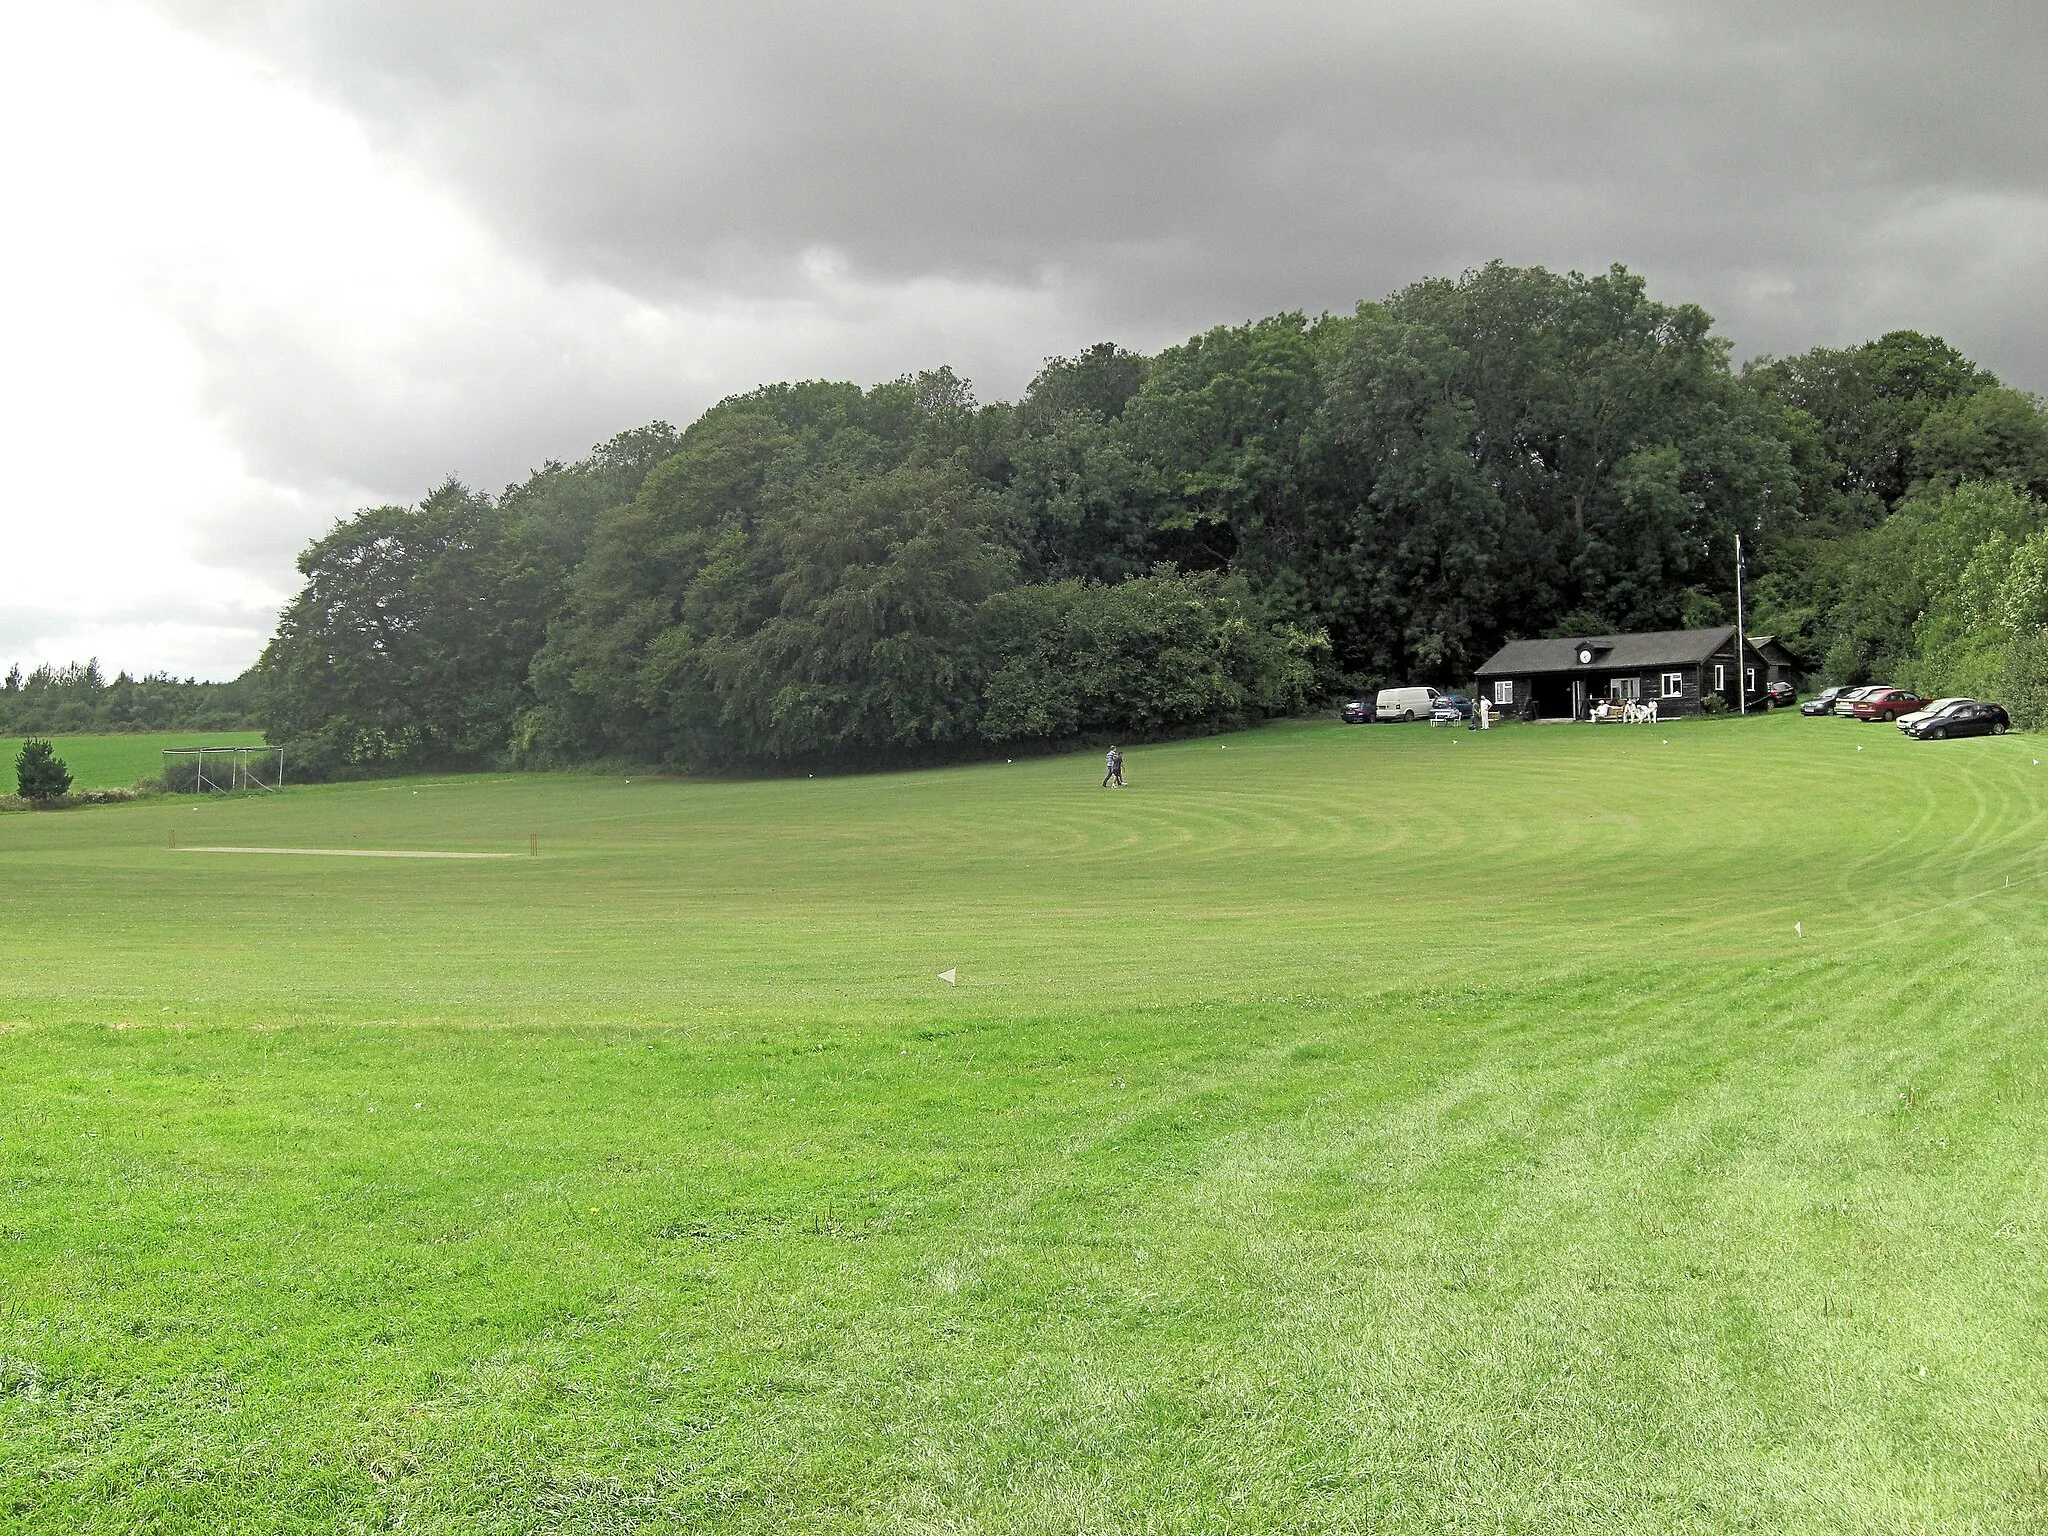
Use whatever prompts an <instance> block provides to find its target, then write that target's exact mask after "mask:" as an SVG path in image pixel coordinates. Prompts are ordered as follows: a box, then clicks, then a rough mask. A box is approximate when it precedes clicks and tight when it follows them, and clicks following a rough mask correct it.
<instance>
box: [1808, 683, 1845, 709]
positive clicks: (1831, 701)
mask: <svg viewBox="0 0 2048 1536" xmlns="http://www.w3.org/2000/svg"><path fill="white" fill-rule="evenodd" d="M1848 691H1849V690H1848V689H1846V688H1823V689H1821V691H1820V692H1819V693H1816V694H1815V695H1814V696H1813V697H1812V698H1810V699H1808V700H1807V701H1806V702H1805V703H1804V704H1802V705H1800V706H1799V713H1801V714H1802V715H1832V714H1833V713H1834V712H1835V701H1836V700H1837V699H1839V698H1841V696H1842V695H1843V694H1845V693H1847V692H1848Z"/></svg>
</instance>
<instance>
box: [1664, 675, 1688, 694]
mask: <svg viewBox="0 0 2048 1536" xmlns="http://www.w3.org/2000/svg"><path fill="white" fill-rule="evenodd" d="M1664 697H1665V698H1667V699H1682V698H1684V697H1685V674H1684V673H1683V672H1666V673H1665V674H1664Z"/></svg>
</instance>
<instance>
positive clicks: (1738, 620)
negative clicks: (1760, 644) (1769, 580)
mask: <svg viewBox="0 0 2048 1536" xmlns="http://www.w3.org/2000/svg"><path fill="white" fill-rule="evenodd" d="M1748 659H1749V634H1748V625H1747V624H1746V623H1744V621H1743V617H1742V535H1741V534H1739V533H1738V534H1736V535H1735V696H1736V697H1737V698H1739V699H1741V700H1742V713H1743V714H1745V715H1746V714H1748V713H1749V668H1748V666H1747V665H1746V663H1747V662H1748Z"/></svg>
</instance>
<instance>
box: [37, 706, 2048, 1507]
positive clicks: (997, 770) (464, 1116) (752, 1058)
mask: <svg viewBox="0 0 2048 1536" xmlns="http://www.w3.org/2000/svg"><path fill="white" fill-rule="evenodd" d="M1859 749H1860V750H1859ZM2037 759H2048V752H2044V751H2043V743H2042V742H2041V741H2040V740H2039V739H2038V738H2028V737H2020V736H2012V737H2006V738H2004V739H2000V740H1980V741H1965V742H1951V743H1944V744H1933V743H1928V744H1918V743H1911V742H1908V741H1906V740H1904V739H1903V738H1901V737H1900V736H1899V734H1898V733H1897V732H1896V731H1893V730H1890V729H1887V728H1884V727H1880V726H1859V725H1856V724H1852V723H1850V722H1846V721H1837V720H1802V719H1799V718H1797V717H1792V716H1782V715H1781V716H1774V717H1771V718H1767V719H1762V720H1747V721H1741V720H1730V721H1713V722H1699V721H1693V722H1685V723H1682V724H1674V725H1670V726H1661V727H1651V728H1643V727H1621V726H1615V727H1600V728H1593V727H1585V726H1557V727H1550V726H1542V727H1532V726H1513V727H1508V728H1505V729H1501V730H1498V731H1493V732H1488V733H1484V734H1477V735H1475V734H1471V733H1467V732H1463V731H1458V732H1450V731H1441V730H1431V729H1429V728H1427V727H1425V726H1420V725H1417V726H1412V727H1371V728H1364V729H1347V728H1343V727H1337V726H1326V725H1320V724H1288V725H1276V726H1273V727H1269V728H1267V729H1263V730H1259V731H1254V732H1248V733H1244V734H1240V735H1235V736H1231V737H1227V738H1221V739H1212V740H1207V741H1194V742H1184V743H1179V744H1176V745H1172V746H1164V747H1155V748H1143V749H1134V750H1132V751H1131V753H1130V779H1131V788H1129V789H1128V790H1126V791H1123V792H1121V793H1119V792H1116V791H1105V790H1101V789H1099V788H1097V783H1098V781H1099V778H1100V768H1099V765H1098V764H1097V762H1096V761H1095V759H1094V758H1093V757H1091V756H1075V757H1062V758H1053V759H1033V760H1030V761H1027V762H1018V763H1015V764H1002V763H997V764H990V765H986V766H979V767H966V768H956V769H946V770H940V771H932V772H925V773H905V774H889V775H876V776H870V777H858V778H820V779H815V780H812V779H803V778H798V779H789V780H779V781H768V782H753V783H706V782H679V781H664V780H650V779H646V778H643V777H640V776H637V775H636V776H635V777H634V779H633V780H632V782H630V783H628V782H626V781H625V780H624V779H623V778H621V777H612V778H595V777H576V776H568V775H563V776H541V775H531V776H471V777H458V778H439V779H426V780H417V781H411V782H403V783H378V784H365V785H353V786H341V787H333V788H318V789H308V788H301V789H287V790H286V791H285V792H284V793H283V794H282V795H280V796H278V797H276V798H273V799H260V798H259V799H246V800H232V801H223V800H214V801H207V802H203V803H198V804H193V803H191V802H188V801H184V800H179V799H165V800H156V801H150V802H146V803H143V804H139V805H136V806H133V807H114V808H108V809H104V810H86V811H76V812H70V813H64V814H52V815H21V816H8V817H0V872H4V877H5V878H4V879H0V932H4V933H5V935H6V941H5V951H4V954H5V960H4V965H0V1529H7V1530H9V1531H15V1530H19V1531H25V1532H38V1533H42V1532H50V1533H55V1532H66V1533H70V1532H81V1531H84V1532H116V1531H120V1532H128V1531H148V1532H188V1531H189V1532H212V1531H221V1530H233V1531H237V1532H243V1531H266V1532H268V1531H277V1532H315V1531H323V1532H324V1531H333V1530H362V1531H368V1530H398V1529H402V1530H404V1531H406V1532H418V1531H432V1532H484V1531H490V1532H499V1531H521V1532H526V1531H530V1532H558V1531H571V1532H618V1531H663V1532H670V1531H673V1532H682V1531H689V1532H704V1531H715V1532H791V1531H832V1532H847V1533H851V1532H867V1531H876V1530H883V1531H899V1532H938V1531H962V1532H965V1531H972V1532H1006V1533H1007V1532H1084V1531H1085V1532H1091V1533H1094V1532H1168V1531H1174V1532H1178V1531H1215V1532H1224V1531H1235V1532H1266V1531H1300V1532H1360V1533H1363V1532H1375V1533H1385V1532H1432V1533H1435V1532H1445V1533H1448V1532H1489V1533H1494V1532H1530V1533H1535V1532H1546V1533H1547V1532H1587V1531H1591V1532H1615V1533H1621V1532H1628V1533H1642V1532H1723V1531H1726V1532H1737V1531H1740V1532H1765V1531H1769V1532H1779V1531H1800V1532H1805V1531H1814V1532H1886V1533H1907V1532H1935V1531H1941V1532H1979V1533H2007V1532H2010V1533H2020V1532H2039V1531H2041V1530H2043V1529H2044V1528H2048V1029H2044V1025H2048V1005H2044V999H2048V942H2044V940H2048V766H2044V765H2043V763H2042V762H2041V761H2037ZM530 834H538V836H539V838H540V853H539V856H538V857H530V856H528V854H527V848H528V838H529V835H530ZM174 837H175V840H176V843H177V844H178V847H177V849H176V850H174V849H173V848H172V846H171V844H172V841H173V838H174ZM201 847H204V848H217V847H297V848H319V849H335V850H401V851H402V850H411V851H441V852H487V853H505V854H510V855H512V856H511V857H508V858H503V859H495V860H472V861H460V860H424V859H395V858H368V857H325V856H320V857H312V856H307V857H295V856H285V855H276V854H245V853H209V852H198V851H193V850H194V849H195V848H201ZM1795 925H1797V928H1796V929H1795ZM947 969H957V980H958V985H957V986H948V985H947V984H946V983H945V982H944V981H942V980H940V979H939V978H938V973H939V972H941V971H944V970H947Z"/></svg>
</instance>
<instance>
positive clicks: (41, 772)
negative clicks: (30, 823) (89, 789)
mask: <svg viewBox="0 0 2048 1536" xmlns="http://www.w3.org/2000/svg"><path fill="white" fill-rule="evenodd" d="M14 784H15V793H16V794H18V795H20V796H21V797H22V799H24V800H29V801H33V802H35V803H37V804H48V803H49V802H50V801H52V800H61V799H63V798H64V796H66V795H67V794H69V793H70V792H71V770H70V769H68V768H67V767H65V766H64V759H63V758H61V757H59V756H58V755H57V752H56V749H55V748H53V747H52V746H51V745H50V744H49V742H47V741H45V740H43V739H42V738H41V737H37V736H31V737H30V738H29V739H28V740H27V741H24V742H23V743H22V744H21V751H20V752H18V753H17V754H15V758H14Z"/></svg>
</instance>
